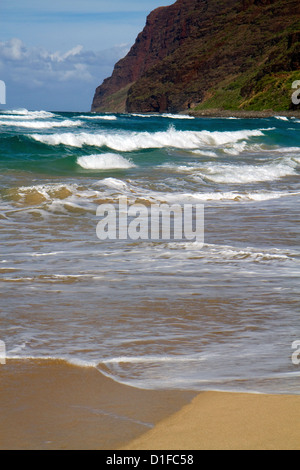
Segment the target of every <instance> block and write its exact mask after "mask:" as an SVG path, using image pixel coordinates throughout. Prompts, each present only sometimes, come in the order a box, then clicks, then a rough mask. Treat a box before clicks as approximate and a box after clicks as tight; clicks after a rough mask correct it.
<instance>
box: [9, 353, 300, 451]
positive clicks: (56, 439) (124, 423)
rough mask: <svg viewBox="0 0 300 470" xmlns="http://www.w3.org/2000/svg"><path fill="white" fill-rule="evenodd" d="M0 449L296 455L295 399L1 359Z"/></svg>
mask: <svg viewBox="0 0 300 470" xmlns="http://www.w3.org/2000/svg"><path fill="white" fill-rule="evenodd" d="M0 449H1V450H4V449H7V450H10V449H12V450H18V449H20V450H22V449H25V450H29V449H33V450H43V449H45V450H47V449H49V450H54V449H58V450H69V449H70V450H72V449H79V450H80V449H84V450H85V449H87V450H89V449H99V450H100V449H103V450H116V449H126V450H144V449H145V450H196V449H208V450H209V449H264V450H268V449H278V450H281V449H282V450H283V449H288V450H300V396H297V395H291V396H288V395H262V394H242V393H241V394H240V393H223V392H203V393H201V394H200V395H196V393H195V392H189V391H150V390H140V389H136V388H133V387H129V386H126V385H121V384H118V383H116V382H115V381H113V380H111V379H109V378H107V377H105V376H104V375H103V374H102V373H101V372H99V371H98V370H97V369H95V368H93V367H78V366H75V365H70V364H69V363H66V362H65V361H59V360H34V361H33V360H22V361H21V360H9V361H8V363H7V364H6V365H1V366H0Z"/></svg>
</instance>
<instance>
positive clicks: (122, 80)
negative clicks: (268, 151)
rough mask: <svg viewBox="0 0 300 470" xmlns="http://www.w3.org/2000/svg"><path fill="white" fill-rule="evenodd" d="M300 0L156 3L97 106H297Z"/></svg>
mask: <svg viewBox="0 0 300 470" xmlns="http://www.w3.org/2000/svg"><path fill="white" fill-rule="evenodd" d="M295 80H300V3H299V0H177V2H176V3H174V4H173V5H171V6H168V7H161V8H158V9H156V10H154V11H153V12H152V13H150V15H149V16H148V18H147V23H146V26H145V28H144V30H143V31H142V32H141V33H140V34H139V35H138V37H137V39H136V42H135V44H134V45H133V47H132V48H131V50H130V51H129V53H128V54H127V56H126V57H125V58H124V59H122V60H120V61H119V62H118V63H117V64H116V65H115V68H114V71H113V74H112V76H111V77H110V78H107V79H106V80H104V82H103V84H102V85H101V86H100V87H98V88H97V90H96V93H95V97H94V100H93V105H92V111H101V112H103V111H111V112H124V111H127V112H165V111H168V112H181V111H186V110H188V109H189V110H194V111H197V110H199V111H200V110H207V109H232V110H239V109H241V110H262V109H272V110H275V111H277V110H278V111H279V110H288V109H291V108H293V106H294V105H292V102H291V95H292V83H293V82H294V81H295Z"/></svg>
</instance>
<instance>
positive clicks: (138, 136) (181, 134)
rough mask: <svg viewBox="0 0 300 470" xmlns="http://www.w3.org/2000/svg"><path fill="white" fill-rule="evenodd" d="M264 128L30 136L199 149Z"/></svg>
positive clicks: (130, 147) (128, 148)
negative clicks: (223, 130) (227, 130)
mask: <svg viewBox="0 0 300 470" xmlns="http://www.w3.org/2000/svg"><path fill="white" fill-rule="evenodd" d="M263 135H264V134H263V132H262V131H261V130H241V131H232V132H220V131H215V132H210V131H177V130H175V128H173V127H170V128H169V129H168V130H167V131H165V132H154V133H149V132H132V133H126V132H123V133H122V132H119V133H114V134H113V133H98V134H89V133H86V132H80V133H77V134H74V133H63V134H55V135H42V134H32V135H31V138H32V139H34V140H36V141H38V142H41V143H43V144H46V145H66V146H70V147H78V148H81V147H83V146H92V147H108V148H111V149H113V150H117V151H123V152H132V151H135V150H142V149H151V148H167V147H173V148H179V149H187V150H188V149H198V148H201V147H203V146H211V147H218V146H221V145H227V144H231V143H235V142H239V141H242V140H247V139H249V138H251V137H260V136H263Z"/></svg>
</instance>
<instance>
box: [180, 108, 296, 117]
mask: <svg viewBox="0 0 300 470" xmlns="http://www.w3.org/2000/svg"><path fill="white" fill-rule="evenodd" d="M185 114H188V115H189V116H193V117H198V118H200V117H212V118H229V117H235V118H240V119H264V118H274V117H276V116H282V117H287V118H292V117H295V118H300V110H290V111H272V110H264V111H242V110H241V111H230V110H225V109H206V110H199V111H192V110H186V111H185Z"/></svg>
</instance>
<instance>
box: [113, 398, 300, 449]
mask: <svg viewBox="0 0 300 470" xmlns="http://www.w3.org/2000/svg"><path fill="white" fill-rule="evenodd" d="M122 450H177V451H178V450H179V451H182V450H300V396H299V395H264V394H249V393H229V392H203V393H201V394H200V395H198V396H197V397H196V398H194V399H193V401H192V402H191V403H190V404H188V405H186V406H184V407H183V408H182V409H181V410H180V411H179V412H177V413H175V414H174V415H172V416H170V417H168V418H166V419H165V420H163V421H161V422H160V423H159V424H158V425H156V426H155V428H154V429H153V430H151V431H149V432H147V433H146V434H144V435H142V436H140V437H139V438H137V439H135V440H133V441H132V442H131V443H129V444H128V445H127V446H124V447H123V448H122Z"/></svg>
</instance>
